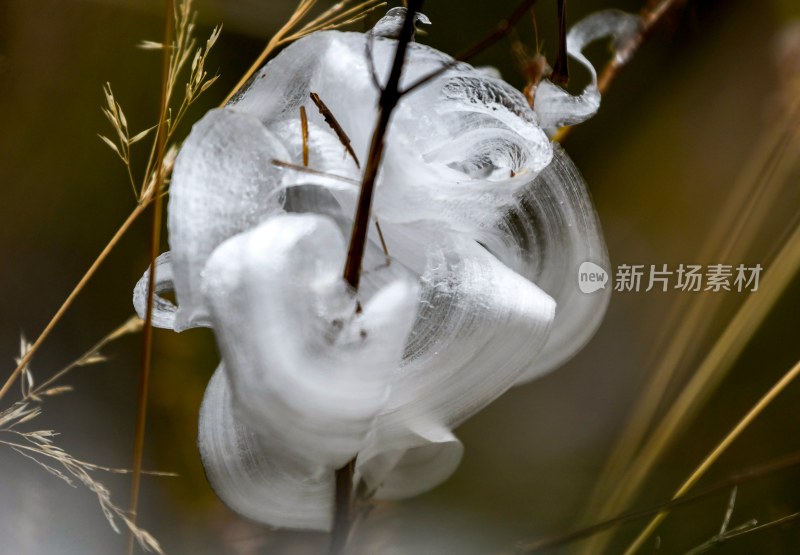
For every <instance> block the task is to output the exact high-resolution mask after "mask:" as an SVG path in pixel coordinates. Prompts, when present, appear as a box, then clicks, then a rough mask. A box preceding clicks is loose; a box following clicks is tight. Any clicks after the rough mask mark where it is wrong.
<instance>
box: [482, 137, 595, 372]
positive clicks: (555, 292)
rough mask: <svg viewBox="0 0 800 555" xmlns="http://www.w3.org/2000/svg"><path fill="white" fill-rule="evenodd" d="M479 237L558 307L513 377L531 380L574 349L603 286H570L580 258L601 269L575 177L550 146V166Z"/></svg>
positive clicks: (590, 326) (587, 206) (591, 220)
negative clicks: (533, 353)
mask: <svg viewBox="0 0 800 555" xmlns="http://www.w3.org/2000/svg"><path fill="white" fill-rule="evenodd" d="M480 240H481V242H482V243H483V244H484V245H486V247H487V248H488V249H489V250H490V251H491V252H492V253H494V254H495V255H496V256H497V257H498V258H499V259H500V260H501V261H502V262H503V263H505V264H506V265H508V266H509V267H510V268H513V269H514V270H516V271H517V272H519V273H520V274H521V275H523V276H524V277H525V278H527V279H529V280H531V281H532V282H534V283H536V284H537V285H538V286H539V287H541V288H542V289H543V290H544V291H545V292H547V293H548V294H549V295H550V296H552V297H553V299H555V302H556V304H557V306H558V310H557V312H556V316H555V321H554V323H553V328H552V331H551V333H550V338H549V339H548V340H547V343H546V344H545V346H544V349H543V350H542V352H541V353H539V355H538V356H537V357H535V358H532V359H531V364H530V366H529V368H528V369H527V370H526V371H525V372H524V373H523V374H522V375H521V376H519V382H525V381H528V380H531V379H534V378H536V377H538V376H540V375H541V374H543V373H545V372H547V371H548V370H551V369H553V368H555V367H556V366H558V365H560V364H562V363H564V362H565V361H566V360H567V359H569V358H570V357H571V356H572V355H573V354H575V353H576V352H577V351H579V350H580V349H581V348H582V347H583V346H584V344H585V343H586V342H587V341H588V340H589V338H590V337H591V336H592V335H593V334H594V332H595V330H596V329H597V327H598V326H599V324H600V322H601V320H602V318H603V315H604V313H605V309H606V306H607V305H608V301H609V298H610V295H611V290H610V288H605V289H603V290H600V291H596V292H594V293H591V294H586V293H582V292H581V291H580V289H579V288H578V269H579V267H580V265H581V264H582V263H583V262H587V261H589V262H594V263H595V264H598V265H599V266H601V267H603V268H608V254H607V253H606V248H605V243H604V241H603V235H602V230H601V228H600V223H599V221H598V218H597V214H596V213H595V210H594V207H593V205H592V200H591V197H590V196H589V192H588V191H587V189H586V186H585V184H584V182H583V178H582V177H581V175H580V173H579V172H578V170H577V168H576V167H575V165H574V164H573V163H572V161H571V160H570V159H569V157H568V156H567V155H566V154H565V153H564V151H563V150H562V149H561V148H560V147H559V146H558V145H555V146H554V156H553V161H552V162H551V163H550V165H549V166H548V167H547V168H546V169H545V170H544V171H543V172H542V173H540V174H539V176H538V177H537V178H536V179H534V180H531V181H530V182H529V183H528V185H527V186H526V187H525V188H523V189H522V190H520V191H519V193H518V194H517V196H516V203H515V205H514V206H513V207H511V208H510V209H509V210H508V211H506V212H505V213H504V214H503V215H502V217H501V218H500V219H499V220H497V221H496V222H495V226H494V229H493V230H492V231H489V232H487V233H485V234H483V235H482V236H481V238H480Z"/></svg>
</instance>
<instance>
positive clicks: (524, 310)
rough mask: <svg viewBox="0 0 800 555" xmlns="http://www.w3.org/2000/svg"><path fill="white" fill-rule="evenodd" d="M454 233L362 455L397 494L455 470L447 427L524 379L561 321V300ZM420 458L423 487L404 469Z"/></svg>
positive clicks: (368, 469) (436, 257)
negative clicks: (557, 301) (555, 318)
mask: <svg viewBox="0 0 800 555" xmlns="http://www.w3.org/2000/svg"><path fill="white" fill-rule="evenodd" d="M451 241H452V242H451V243H450V244H447V245H445V246H442V247H440V249H438V250H434V251H432V252H430V253H429V255H428V265H427V269H426V271H425V272H424V274H423V275H422V277H421V278H420V285H421V290H420V301H419V313H418V314H417V319H416V321H415V323H414V327H413V329H412V331H411V335H410V336H409V339H408V343H407V345H406V349H405V355H404V357H403V362H402V364H401V366H400V368H399V369H398V370H397V371H396V372H395V373H394V375H393V379H392V386H391V394H390V397H389V400H388V402H387V404H386V407H385V408H384V409H383V410H382V411H381V414H380V415H379V417H378V420H377V422H376V424H375V431H374V433H373V435H372V438H371V440H370V442H369V443H368V445H367V446H366V447H365V448H364V450H363V451H362V454H361V455H360V458H361V459H362V463H361V464H363V465H364V466H363V472H364V476H365V478H366V479H367V480H368V481H369V483H370V484H371V485H372V486H373V487H377V488H379V491H381V490H380V487H381V484H383V485H384V489H383V490H382V491H383V493H384V494H385V495H387V496H389V497H396V496H402V495H406V494H408V495H411V494H414V493H418V492H419V491H421V490H422V489H428V488H430V487H433V486H434V485H436V484H437V483H439V481H441V480H444V479H445V478H447V476H449V474H450V473H451V472H452V470H453V469H454V468H455V466H456V465H457V462H458V458H459V457H460V450H459V449H460V448H459V447H458V446H457V440H455V438H453V437H452V436H451V435H449V434H448V433H447V430H449V429H452V428H453V427H455V426H458V425H459V424H461V423H462V422H463V421H464V420H466V419H467V418H469V417H470V416H472V415H473V414H474V413H476V412H477V411H479V410H480V409H482V408H483V407H485V406H486V405H487V404H489V403H490V402H492V401H493V400H494V399H496V398H497V397H498V396H500V395H501V394H502V393H503V392H505V391H506V390H507V389H508V388H509V387H511V386H512V385H513V384H514V383H515V382H516V380H517V379H518V378H519V376H520V375H522V374H523V373H524V372H525V371H526V369H527V368H528V367H529V365H530V364H531V361H532V360H534V359H535V357H536V356H537V355H538V353H539V351H540V350H541V349H542V347H543V345H544V344H545V341H546V340H547V335H548V332H549V328H550V325H551V323H552V321H553V316H554V311H555V303H554V302H553V300H552V299H551V298H550V297H549V296H548V295H547V294H546V293H545V292H543V291H542V290H541V289H539V288H538V287H536V285H534V284H533V283H531V282H530V281H528V280H527V279H525V278H523V277H522V276H520V275H519V274H517V273H515V272H514V271H512V270H510V269H509V268H508V267H507V266H505V265H503V264H502V263H501V262H500V261H499V260H497V258H495V257H494V256H493V255H492V254H491V253H489V252H488V251H486V250H485V249H484V248H483V247H481V246H480V245H478V244H477V243H475V242H473V241H470V240H465V239H462V238H457V237H456V238H452V239H451ZM405 451H408V452H407V453H406V452H405ZM406 457H407V458H406ZM372 459H375V460H374V461H372ZM371 461H372V462H371ZM401 461H402V462H401ZM414 461H416V462H418V463H419V466H420V468H423V469H425V472H424V473H423V475H422V476H420V478H419V479H420V480H421V481H420V483H419V488H418V489H415V488H413V487H411V485H410V484H409V483H408V479H407V477H408V474H407V473H406V470H409V472H410V468H411V467H412V466H413V464H414ZM426 461H428V462H430V461H438V464H440V465H441V466H440V468H439V469H438V471H437V470H436V469H435V468H434V463H433V462H430V465H428V462H426ZM406 465H408V466H406ZM394 472H398V473H399V474H396V475H394V476H393V473H394Z"/></svg>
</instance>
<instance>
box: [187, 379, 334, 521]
mask: <svg viewBox="0 0 800 555" xmlns="http://www.w3.org/2000/svg"><path fill="white" fill-rule="evenodd" d="M197 443H198V447H199V449H200V456H201V458H202V461H203V466H204V468H205V471H206V476H207V477H208V481H209V482H210V483H211V486H212V487H213V488H214V491H216V493H217V495H219V497H220V499H222V500H223V501H224V502H225V504H226V505H228V506H229V507H230V508H231V509H233V510H234V511H236V512H238V513H239V514H242V515H244V516H246V517H247V518H251V519H253V520H255V521H258V522H261V523H264V524H269V525H271V526H276V527H281V528H283V527H285V528H302V529H311V530H328V529H330V526H331V520H332V514H333V492H334V471H333V470H332V469H330V468H325V467H324V466H321V465H313V464H309V463H307V462H303V461H299V460H295V459H292V458H291V457H287V456H286V454H285V453H284V452H283V450H282V448H281V445H280V444H279V443H275V442H270V443H268V442H267V441H265V440H264V439H263V438H262V437H261V436H259V435H258V434H256V433H254V432H253V431H252V430H250V429H249V428H248V427H247V426H246V425H245V424H244V423H243V422H242V421H241V419H240V418H239V417H238V415H237V410H236V407H235V406H234V402H233V395H232V392H231V387H230V384H229V383H228V378H227V376H226V374H225V370H224V367H223V366H222V365H220V367H219V368H217V371H216V372H215V373H214V375H213V377H212V378H211V381H210V382H209V384H208V387H207V388H206V393H205V396H204V398H203V404H202V406H201V407H200V422H199V429H198V437H197Z"/></svg>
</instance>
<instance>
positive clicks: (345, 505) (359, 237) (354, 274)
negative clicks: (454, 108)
mask: <svg viewBox="0 0 800 555" xmlns="http://www.w3.org/2000/svg"><path fill="white" fill-rule="evenodd" d="M421 9H422V0H409V2H408V11H407V12H406V17H405V20H404V21H403V28H402V30H401V31H400V37H399V38H398V40H397V51H396V52H395V55H394V61H393V62H392V70H391V73H390V74H389V80H388V81H387V82H386V87H385V88H384V89H383V90H382V91H381V96H380V101H379V103H378V121H377V123H376V124H375V131H374V132H373V134H372V142H371V143H370V147H369V155H368V157H367V165H366V167H365V168H364V177H363V180H362V182H361V193H360V194H359V197H358V205H357V208H356V214H355V218H354V222H353V233H352V236H351V237H350V248H349V250H348V252H347V260H346V262H345V266H344V279H345V281H346V282H347V283H348V284H349V285H350V287H352V288H353V289H354V290H356V291H357V290H358V285H359V281H360V279H361V263H362V261H363V259H364V250H365V248H366V242H367V231H368V230H369V223H370V212H371V210H372V196H373V193H374V191H375V183H376V181H377V177H378V170H379V168H380V165H381V161H382V160H383V152H384V147H385V139H386V133H387V131H388V130H389V121H390V119H391V116H392V112H393V111H394V109H395V107H396V106H397V103H398V102H399V101H400V91H399V87H400V77H401V75H402V73H403V65H404V64H405V59H406V51H407V50H408V43H409V42H411V40H412V38H413V36H414V22H415V20H416V16H417V13H418V12H419V11H420V10H421ZM355 463H356V461H355V459H353V460H351V461H350V462H349V463H347V464H346V465H345V466H344V467H342V468H340V469H339V470H337V471H336V498H335V511H336V512H335V513H334V521H333V533H332V535H331V546H330V553H331V554H339V553H341V552H342V550H343V549H344V547H345V545H346V544H347V538H348V536H349V535H350V528H351V525H352V520H353V472H354V470H355Z"/></svg>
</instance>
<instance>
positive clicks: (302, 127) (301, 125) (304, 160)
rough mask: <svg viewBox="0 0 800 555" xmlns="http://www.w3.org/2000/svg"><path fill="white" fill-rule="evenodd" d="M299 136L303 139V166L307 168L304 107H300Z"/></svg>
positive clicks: (306, 120)
mask: <svg viewBox="0 0 800 555" xmlns="http://www.w3.org/2000/svg"><path fill="white" fill-rule="evenodd" d="M300 135H301V136H302V139H303V166H306V167H308V116H306V107H305V106H300Z"/></svg>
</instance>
